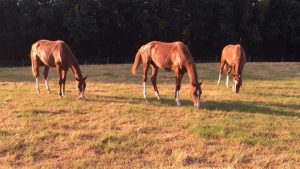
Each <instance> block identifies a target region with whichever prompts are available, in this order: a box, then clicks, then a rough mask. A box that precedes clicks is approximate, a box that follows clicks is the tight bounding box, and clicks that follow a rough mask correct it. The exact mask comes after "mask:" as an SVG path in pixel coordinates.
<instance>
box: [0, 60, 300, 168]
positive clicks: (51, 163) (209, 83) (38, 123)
mask: <svg viewBox="0 0 300 169" xmlns="http://www.w3.org/2000/svg"><path fill="white" fill-rule="evenodd" d="M130 66H131V65H85V66H82V70H83V72H84V74H87V75H89V77H88V80H87V92H86V97H87V99H86V100H85V101H81V100H78V98H77V94H76V89H75V81H74V80H73V77H72V75H71V73H69V76H68V79H67V86H66V96H65V97H64V98H63V99H60V98H59V96H58V85H57V79H56V77H55V71H54V70H53V69H52V70H51V72H50V79H51V80H50V87H51V89H52V93H51V94H47V93H46V91H45V89H44V85H43V83H42V80H41V84H40V87H41V93H40V94H35V91H34V78H32V77H31V68H29V67H25V68H0V81H1V82H0V164H1V167H4V168H11V167H12V168H20V167H25V168H35V167H36V168H41V167H43V168H184V167H186V168H201V167H203V168H249V167H254V168H257V167H258V168H297V167H298V166H299V165H300V142H299V139H300V118H299V117H300V92H299V91H300V79H299V77H300V72H299V71H295V70H300V64H298V63H247V65H246V68H245V71H244V75H243V76H244V77H243V78H244V81H243V86H242V88H241V92H240V93H239V94H235V93H232V92H231V90H230V89H227V88H226V87H225V75H224V77H223V79H222V83H221V86H219V87H217V86H216V81H217V77H218V64H199V65H197V68H198V74H199V77H200V79H202V80H204V84H203V96H202V98H201V99H202V102H201V109H200V110H198V109H194V108H193V105H192V101H191V98H190V96H189V85H188V78H187V75H185V77H184V80H183V84H182V90H181V92H182V94H181V97H182V106H181V107H178V106H176V104H175V101H174V90H175V78H174V74H173V73H169V72H164V71H160V72H159V75H158V88H159V90H160V93H161V95H162V100H161V101H160V102H158V101H157V99H156V98H155V96H154V92H153V89H152V86H151V82H150V81H148V93H149V99H148V100H145V99H143V95H142V82H141V77H140V76H138V77H135V76H132V75H131V73H130ZM140 72H141V70H140ZM149 74H150V73H149ZM41 79H42V78H41ZM1 167H0V168H1Z"/></svg>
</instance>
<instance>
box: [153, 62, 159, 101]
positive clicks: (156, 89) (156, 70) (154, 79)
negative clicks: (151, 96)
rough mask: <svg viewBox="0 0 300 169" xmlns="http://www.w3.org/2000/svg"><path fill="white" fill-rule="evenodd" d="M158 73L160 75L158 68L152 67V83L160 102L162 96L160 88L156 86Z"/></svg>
mask: <svg viewBox="0 0 300 169" xmlns="http://www.w3.org/2000/svg"><path fill="white" fill-rule="evenodd" d="M157 73H158V67H156V66H152V76H151V82H152V85H153V88H154V91H155V96H156V97H157V99H158V101H159V100H160V95H159V92H158V88H157V85H156V77H157Z"/></svg>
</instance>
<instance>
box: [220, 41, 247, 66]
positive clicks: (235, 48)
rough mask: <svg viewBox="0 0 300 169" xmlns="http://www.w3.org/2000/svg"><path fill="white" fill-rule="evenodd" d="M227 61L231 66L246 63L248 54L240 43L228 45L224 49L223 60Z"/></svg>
mask: <svg viewBox="0 0 300 169" xmlns="http://www.w3.org/2000/svg"><path fill="white" fill-rule="evenodd" d="M224 61H225V62H226V63H227V64H228V65H229V66H234V65H236V64H239V65H244V64H245V63H246V55H245V51H244V49H243V47H242V46H241V45H240V44H237V45H227V46H225V47H224V49H223V50H222V57H221V62H224Z"/></svg>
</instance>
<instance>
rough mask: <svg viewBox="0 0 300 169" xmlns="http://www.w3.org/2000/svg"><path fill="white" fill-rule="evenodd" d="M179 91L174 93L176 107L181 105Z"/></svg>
mask: <svg viewBox="0 0 300 169" xmlns="http://www.w3.org/2000/svg"><path fill="white" fill-rule="evenodd" d="M179 93H180V90H177V91H176V99H175V101H176V103H177V106H180V105H181V103H180V94H179Z"/></svg>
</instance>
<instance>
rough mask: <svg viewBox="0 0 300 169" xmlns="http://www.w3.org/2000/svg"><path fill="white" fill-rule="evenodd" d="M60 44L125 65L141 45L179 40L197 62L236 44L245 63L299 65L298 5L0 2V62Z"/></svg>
mask: <svg viewBox="0 0 300 169" xmlns="http://www.w3.org/2000/svg"><path fill="white" fill-rule="evenodd" d="M39 39H50V40H56V39H62V40H64V41H65V42H67V43H68V44H69V46H70V47H71V48H72V49H73V51H74V53H75V55H76V57H77V58H78V60H79V61H80V62H81V63H90V64H92V63H107V62H109V63H130V62H132V61H133V59H134V55H135V53H136V51H137V49H138V48H139V47H140V46H141V45H142V44H145V43H146V42H149V41H152V40H159V41H166V42H171V41H183V42H184V43H186V44H187V45H188V46H189V48H190V50H191V52H192V54H193V56H194V58H195V59H196V60H197V61H201V62H212V61H216V60H219V58H220V53H221V50H222V48H223V47H224V46H225V45H226V44H229V43H233V44H235V43H239V41H240V39H242V45H243V46H244V48H245V50H246V53H247V59H248V60H249V59H250V61H300V49H299V47H300V0H0V58H1V60H0V65H1V66H7V65H29V63H30V62H29V51H30V47H31V45H32V44H33V43H34V42H35V41H37V40H39Z"/></svg>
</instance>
